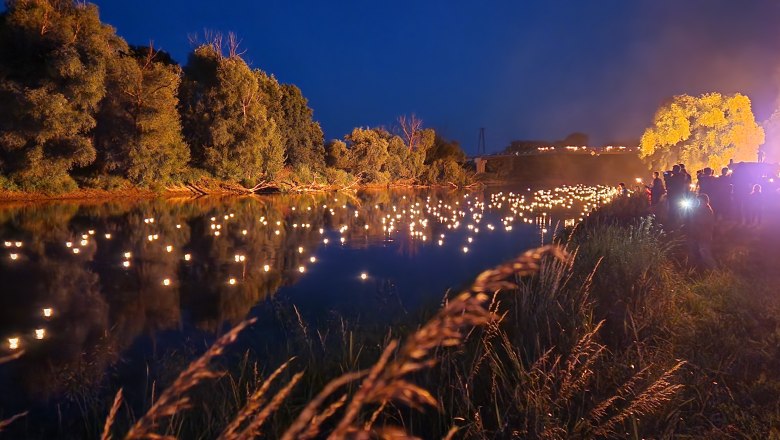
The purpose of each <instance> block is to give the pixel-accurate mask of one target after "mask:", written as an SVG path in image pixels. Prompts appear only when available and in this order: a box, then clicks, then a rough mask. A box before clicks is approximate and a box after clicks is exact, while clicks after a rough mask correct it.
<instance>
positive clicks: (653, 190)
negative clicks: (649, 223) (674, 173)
mask: <svg viewBox="0 0 780 440" xmlns="http://www.w3.org/2000/svg"><path fill="white" fill-rule="evenodd" d="M645 186H646V187H647V189H649V190H650V206H656V205H658V204H659V203H660V202H661V197H663V195H664V194H666V186H665V185H664V181H663V180H661V176H660V174H659V173H658V171H656V172H654V173H653V183H652V184H650V185H645Z"/></svg>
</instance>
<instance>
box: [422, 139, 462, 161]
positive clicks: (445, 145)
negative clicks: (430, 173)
mask: <svg viewBox="0 0 780 440" xmlns="http://www.w3.org/2000/svg"><path fill="white" fill-rule="evenodd" d="M439 159H444V160H452V161H454V162H464V161H465V160H466V153H464V152H463V149H461V148H460V143H458V141H449V140H447V139H445V138H443V137H441V136H439V135H438V134H437V135H436V136H435V137H434V141H433V145H432V146H431V148H430V149H429V150H428V154H427V157H426V159H425V162H426V163H433V162H434V161H436V160H439Z"/></svg>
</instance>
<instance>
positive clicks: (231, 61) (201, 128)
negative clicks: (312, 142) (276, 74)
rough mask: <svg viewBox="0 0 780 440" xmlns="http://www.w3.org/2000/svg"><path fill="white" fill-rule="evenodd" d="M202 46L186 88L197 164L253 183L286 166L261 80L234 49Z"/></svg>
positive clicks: (185, 111)
mask: <svg viewBox="0 0 780 440" xmlns="http://www.w3.org/2000/svg"><path fill="white" fill-rule="evenodd" d="M220 45H221V42H219V41H217V40H215V42H214V43H212V44H206V45H203V46H200V47H198V48H197V49H195V51H194V52H193V53H192V54H190V58H189V60H188V63H187V66H186V67H185V68H184V80H183V81H182V85H181V94H180V100H181V109H182V125H183V128H184V135H185V139H186V140H187V142H188V143H189V145H190V147H191V148H192V156H193V161H194V163H195V164H196V165H197V166H200V167H203V168H205V169H206V170H207V171H209V172H211V173H212V174H213V175H214V176H216V177H217V178H220V179H229V180H239V181H242V182H243V183H244V184H249V185H253V184H255V183H257V182H259V181H261V180H263V179H273V177H274V175H275V174H276V173H277V172H278V171H279V170H281V168H282V166H283V165H284V147H283V146H282V142H281V138H280V135H279V130H278V127H277V125H276V123H275V122H274V121H273V119H272V118H270V117H269V115H268V109H267V107H266V105H265V103H266V102H267V100H266V97H265V92H264V91H263V89H262V88H261V87H260V84H259V81H258V76H257V74H256V73H255V72H253V71H252V70H251V69H250V68H249V66H247V64H246V62H244V60H243V59H241V57H240V55H239V54H238V53H237V52H236V51H235V48H233V46H232V45H231V49H230V55H228V56H226V55H224V54H223V53H222V52H221V46H220Z"/></svg>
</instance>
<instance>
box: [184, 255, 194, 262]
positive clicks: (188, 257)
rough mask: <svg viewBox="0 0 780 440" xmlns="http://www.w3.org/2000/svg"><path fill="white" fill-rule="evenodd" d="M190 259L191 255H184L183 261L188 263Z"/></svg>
mask: <svg viewBox="0 0 780 440" xmlns="http://www.w3.org/2000/svg"><path fill="white" fill-rule="evenodd" d="M191 259H192V255H190V254H184V261H190V260H191Z"/></svg>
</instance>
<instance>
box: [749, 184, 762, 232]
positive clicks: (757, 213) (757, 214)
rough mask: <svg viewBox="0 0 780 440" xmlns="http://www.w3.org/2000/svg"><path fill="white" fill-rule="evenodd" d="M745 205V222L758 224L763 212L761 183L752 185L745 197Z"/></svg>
mask: <svg viewBox="0 0 780 440" xmlns="http://www.w3.org/2000/svg"><path fill="white" fill-rule="evenodd" d="M746 205H747V206H746V208H747V215H746V217H747V218H746V221H747V224H749V225H752V224H757V225H760V224H761V220H762V217H763V214H764V194H763V193H762V191H761V185H759V184H755V185H753V190H752V191H751V192H750V195H749V196H748V198H747V201H746Z"/></svg>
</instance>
